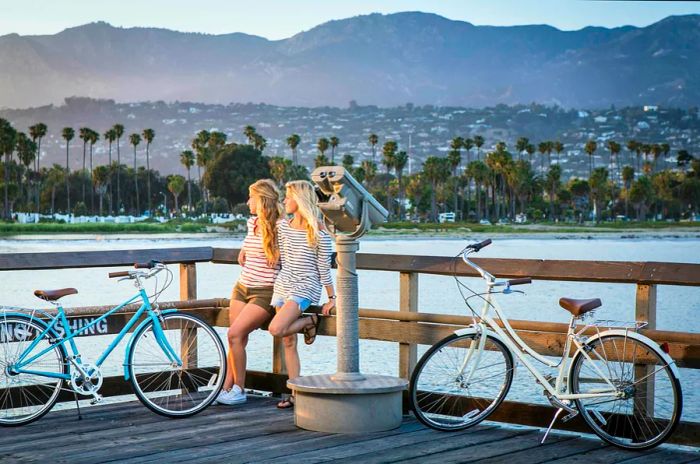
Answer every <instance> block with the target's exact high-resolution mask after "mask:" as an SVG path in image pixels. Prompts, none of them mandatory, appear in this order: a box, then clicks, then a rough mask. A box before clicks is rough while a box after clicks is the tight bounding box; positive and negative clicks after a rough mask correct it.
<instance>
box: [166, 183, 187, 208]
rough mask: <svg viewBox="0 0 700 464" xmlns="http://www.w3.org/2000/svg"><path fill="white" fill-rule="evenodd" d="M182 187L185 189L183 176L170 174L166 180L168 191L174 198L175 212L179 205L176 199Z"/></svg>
mask: <svg viewBox="0 0 700 464" xmlns="http://www.w3.org/2000/svg"><path fill="white" fill-rule="evenodd" d="M184 189H185V178H184V177H182V176H181V175H179V174H176V175H174V176H170V179H169V180H168V191H169V192H170V193H172V194H173V198H174V199H175V212H177V211H178V210H179V209H180V207H179V206H178V202H177V199H178V197H179V196H180V194H181V193H182V191H183V190H184Z"/></svg>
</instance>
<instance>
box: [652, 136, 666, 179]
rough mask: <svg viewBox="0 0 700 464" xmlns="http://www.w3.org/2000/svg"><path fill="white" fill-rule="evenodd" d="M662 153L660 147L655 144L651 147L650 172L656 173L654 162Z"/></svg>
mask: <svg viewBox="0 0 700 464" xmlns="http://www.w3.org/2000/svg"><path fill="white" fill-rule="evenodd" d="M662 152H663V149H662V148H661V145H659V144H658V143H655V144H653V145H652V146H651V154H652V156H653V162H652V170H651V172H656V160H657V159H659V156H661V153H662Z"/></svg>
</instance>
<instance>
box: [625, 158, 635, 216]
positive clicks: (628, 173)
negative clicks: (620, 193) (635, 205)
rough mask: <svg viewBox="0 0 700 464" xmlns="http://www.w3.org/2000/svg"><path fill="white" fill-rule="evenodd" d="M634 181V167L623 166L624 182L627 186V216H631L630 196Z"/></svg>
mask: <svg viewBox="0 0 700 464" xmlns="http://www.w3.org/2000/svg"><path fill="white" fill-rule="evenodd" d="M632 181H634V168H633V167H632V166H625V167H624V168H622V183H623V185H624V187H625V217H629V197H630V188H631V187H632Z"/></svg>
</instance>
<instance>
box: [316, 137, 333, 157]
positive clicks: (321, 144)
mask: <svg viewBox="0 0 700 464" xmlns="http://www.w3.org/2000/svg"><path fill="white" fill-rule="evenodd" d="M329 146H330V142H329V141H328V139H327V138H325V137H321V138H320V139H318V142H317V143H316V148H318V151H319V153H320V154H321V156H323V157H324V158H325V155H326V150H328V147H329Z"/></svg>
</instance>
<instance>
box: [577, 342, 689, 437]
mask: <svg viewBox="0 0 700 464" xmlns="http://www.w3.org/2000/svg"><path fill="white" fill-rule="evenodd" d="M586 346H587V347H586V349H585V350H584V351H579V352H578V353H577V354H576V356H575V358H574V360H573V361H572V364H571V375H570V386H571V392H572V393H574V394H597V395H598V396H597V397H591V398H582V399H578V400H576V406H577V407H578V410H579V412H580V413H581V416H582V417H583V419H584V420H585V421H586V423H587V424H588V426H589V427H590V428H591V429H592V430H593V431H594V432H595V433H596V434H597V435H598V436H599V437H601V438H602V439H603V440H605V441H607V442H608V443H611V444H613V445H615V446H618V447H620V448H625V449H637V450H643V449H649V448H653V447H654V446H657V445H659V444H661V443H663V442H664V441H665V440H666V439H667V438H668V437H669V435H671V433H673V430H674V429H675V428H676V425H678V421H679V420H680V417H681V410H682V407H683V397H682V393H681V384H680V381H679V379H678V377H676V375H675V374H674V372H673V370H672V369H671V368H670V367H669V365H668V363H667V361H666V360H665V359H664V357H663V356H662V355H661V351H660V349H659V347H658V346H656V345H655V344H654V343H653V342H652V341H651V340H649V342H645V341H642V340H638V339H636V338H633V337H630V336H625V335H612V334H611V335H602V336H601V337H600V338H597V339H595V340H593V341H591V342H589V343H587V345H586ZM584 353H585V354H584ZM606 391H608V392H610V395H609V396H606V395H604V393H605V392H606Z"/></svg>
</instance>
